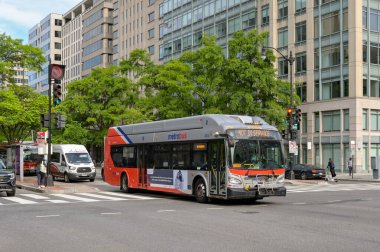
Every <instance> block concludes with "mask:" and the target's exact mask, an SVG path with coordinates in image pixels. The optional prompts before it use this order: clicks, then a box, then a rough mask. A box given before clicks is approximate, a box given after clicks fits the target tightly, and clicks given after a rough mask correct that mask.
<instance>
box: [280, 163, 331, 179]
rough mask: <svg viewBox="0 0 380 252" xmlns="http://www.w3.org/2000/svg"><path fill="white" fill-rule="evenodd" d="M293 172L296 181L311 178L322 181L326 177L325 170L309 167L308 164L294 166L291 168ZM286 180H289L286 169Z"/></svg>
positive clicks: (288, 171) (313, 166)
mask: <svg viewBox="0 0 380 252" xmlns="http://www.w3.org/2000/svg"><path fill="white" fill-rule="evenodd" d="M293 171H294V177H295V178H296V179H302V180H305V179H313V178H320V179H323V178H325V177H326V171H325V169H323V168H321V167H318V166H315V165H310V164H296V165H294V166H293ZM285 176H286V178H290V169H289V168H287V169H286V172H285Z"/></svg>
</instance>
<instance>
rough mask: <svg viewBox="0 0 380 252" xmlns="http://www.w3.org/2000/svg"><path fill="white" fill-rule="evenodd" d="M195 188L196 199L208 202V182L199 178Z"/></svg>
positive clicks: (200, 201)
mask: <svg viewBox="0 0 380 252" xmlns="http://www.w3.org/2000/svg"><path fill="white" fill-rule="evenodd" d="M194 189H195V190H194V196H195V199H196V200H197V201H198V202H199V203H206V202H207V201H208V199H207V194H206V184H205V182H204V181H203V179H198V180H197V182H196V183H195V188H194Z"/></svg>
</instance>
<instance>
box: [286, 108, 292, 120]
mask: <svg viewBox="0 0 380 252" xmlns="http://www.w3.org/2000/svg"><path fill="white" fill-rule="evenodd" d="M287 111H288V115H287V117H288V119H290V118H292V114H293V110H292V108H288V110H287Z"/></svg>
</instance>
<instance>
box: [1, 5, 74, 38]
mask: <svg viewBox="0 0 380 252" xmlns="http://www.w3.org/2000/svg"><path fill="white" fill-rule="evenodd" d="M80 2H81V0H0V34H2V33H5V34H6V35H8V36H11V37H12V38H13V39H22V40H23V42H24V44H27V43H28V31H29V29H30V28H32V27H33V26H34V25H36V24H37V23H39V22H40V21H41V20H42V19H44V18H45V17H46V16H47V15H49V14H50V13H58V14H65V13H66V12H67V11H69V10H70V9H71V8H72V7H74V6H75V5H77V4H78V3H80Z"/></svg>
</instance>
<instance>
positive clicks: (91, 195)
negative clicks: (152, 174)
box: [76, 193, 128, 200]
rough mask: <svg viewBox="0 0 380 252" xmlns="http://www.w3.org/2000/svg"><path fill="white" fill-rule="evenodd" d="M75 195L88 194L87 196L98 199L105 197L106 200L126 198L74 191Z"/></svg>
mask: <svg viewBox="0 0 380 252" xmlns="http://www.w3.org/2000/svg"><path fill="white" fill-rule="evenodd" d="M76 195H82V196H88V197H94V198H99V199H106V200H128V199H125V198H117V197H111V196H104V195H98V194H93V193H76Z"/></svg>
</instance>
